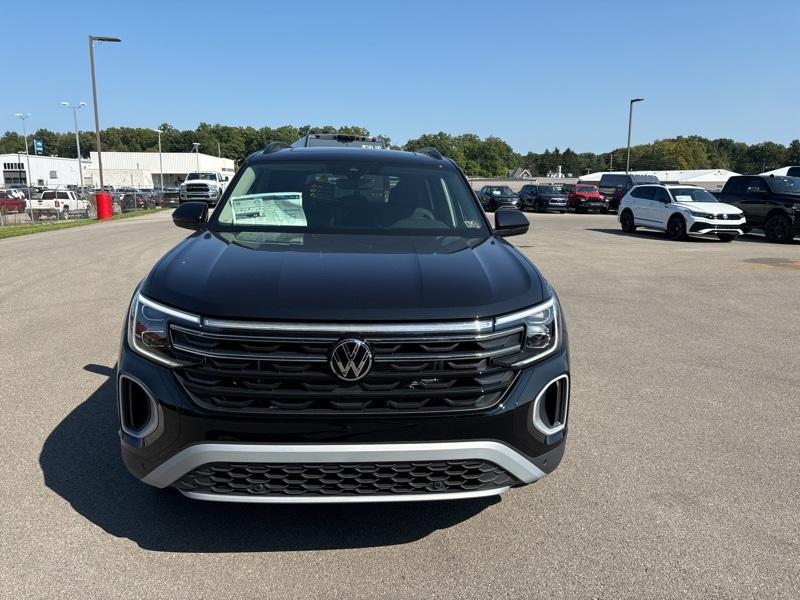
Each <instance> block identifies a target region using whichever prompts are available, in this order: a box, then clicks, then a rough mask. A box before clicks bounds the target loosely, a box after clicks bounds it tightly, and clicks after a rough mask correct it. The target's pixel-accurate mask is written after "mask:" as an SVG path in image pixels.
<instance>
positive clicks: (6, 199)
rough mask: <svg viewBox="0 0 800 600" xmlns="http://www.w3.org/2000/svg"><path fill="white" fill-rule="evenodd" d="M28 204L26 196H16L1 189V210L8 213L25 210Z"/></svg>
mask: <svg viewBox="0 0 800 600" xmlns="http://www.w3.org/2000/svg"><path fill="white" fill-rule="evenodd" d="M26 206H27V204H26V203H25V199H24V198H15V197H14V196H12V195H11V194H9V193H8V192H5V191H3V190H0V210H2V211H3V212H7V213H22V212H25V208H26Z"/></svg>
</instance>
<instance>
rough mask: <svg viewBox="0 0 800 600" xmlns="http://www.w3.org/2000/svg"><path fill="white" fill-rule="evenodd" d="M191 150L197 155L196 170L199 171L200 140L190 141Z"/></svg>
mask: <svg viewBox="0 0 800 600" xmlns="http://www.w3.org/2000/svg"><path fill="white" fill-rule="evenodd" d="M192 152H194V153H195V154H196V155H197V172H198V173H199V172H200V142H192Z"/></svg>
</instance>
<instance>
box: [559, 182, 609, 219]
mask: <svg viewBox="0 0 800 600" xmlns="http://www.w3.org/2000/svg"><path fill="white" fill-rule="evenodd" d="M567 210H568V211H570V210H571V211H573V212H576V213H578V212H591V211H597V212H601V213H607V212H608V201H607V200H606V199H605V198H604V197H603V195H602V194H601V193H600V190H598V189H597V186H596V185H587V184H585V183H579V184H577V185H576V186H575V189H574V190H573V191H571V192H570V193H569V196H568V197H567Z"/></svg>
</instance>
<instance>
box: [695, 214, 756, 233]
mask: <svg viewBox="0 0 800 600" xmlns="http://www.w3.org/2000/svg"><path fill="white" fill-rule="evenodd" d="M745 223H746V220H745V219H744V217H742V218H741V219H736V220H732V219H725V220H719V219H704V218H700V217H694V218H693V219H692V221H691V222H690V223H689V227H688V232H689V233H690V234H692V235H716V234H718V233H723V234H731V235H742V234H743V233H744V227H745Z"/></svg>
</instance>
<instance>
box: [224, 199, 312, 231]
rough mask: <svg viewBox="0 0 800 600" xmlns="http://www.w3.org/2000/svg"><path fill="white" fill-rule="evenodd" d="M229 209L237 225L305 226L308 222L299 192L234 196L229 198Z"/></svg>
mask: <svg viewBox="0 0 800 600" xmlns="http://www.w3.org/2000/svg"><path fill="white" fill-rule="evenodd" d="M231 210H232V212H233V222H234V223H235V224H239V225H278V226H284V227H305V226H306V225H307V224H308V223H307V222H306V215H305V212H303V194H302V193H300V192H270V193H266V194H247V195H245V196H236V197H234V198H231Z"/></svg>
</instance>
